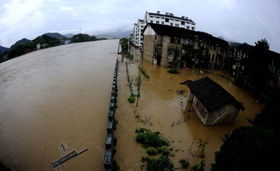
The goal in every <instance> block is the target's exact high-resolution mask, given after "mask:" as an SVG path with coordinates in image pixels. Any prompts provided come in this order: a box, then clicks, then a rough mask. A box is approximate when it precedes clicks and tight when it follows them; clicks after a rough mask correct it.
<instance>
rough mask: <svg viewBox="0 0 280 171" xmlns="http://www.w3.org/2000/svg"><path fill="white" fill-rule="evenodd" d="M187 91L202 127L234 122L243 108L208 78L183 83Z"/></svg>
mask: <svg viewBox="0 0 280 171" xmlns="http://www.w3.org/2000/svg"><path fill="white" fill-rule="evenodd" d="M184 84H186V85H187V86H188V87H189V89H190V94H189V101H192V106H193V108H194V110H195V112H196V113H197V115H198V117H199V118H200V120H201V121H202V123H203V124H204V125H217V124H223V123H232V122H234V121H235V119H236V117H237V115H238V113H239V111H240V109H241V110H244V109H245V108H244V106H243V105H242V104H241V103H240V102H238V101H237V100H236V99H235V98H234V97H233V96H232V95H231V94H229V93H228V92H227V91H226V90H225V89H224V88H222V87H221V86H220V85H219V84H217V83H215V82H214V81H213V80H211V79H210V78H208V77H205V78H202V79H199V80H196V81H190V80H188V81H186V82H184Z"/></svg>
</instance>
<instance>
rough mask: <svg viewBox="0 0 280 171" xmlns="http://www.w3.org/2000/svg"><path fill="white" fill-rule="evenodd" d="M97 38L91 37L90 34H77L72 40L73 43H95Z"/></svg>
mask: <svg viewBox="0 0 280 171" xmlns="http://www.w3.org/2000/svg"><path fill="white" fill-rule="evenodd" d="M95 40H97V38H96V37H95V36H90V35H88V34H76V35H75V36H73V37H72V38H71V42H72V43H75V42H88V41H95Z"/></svg>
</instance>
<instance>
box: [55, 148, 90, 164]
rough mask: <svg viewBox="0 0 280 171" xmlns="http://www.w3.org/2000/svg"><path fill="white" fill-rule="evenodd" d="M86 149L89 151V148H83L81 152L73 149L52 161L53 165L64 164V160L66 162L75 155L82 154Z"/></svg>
mask: <svg viewBox="0 0 280 171" xmlns="http://www.w3.org/2000/svg"><path fill="white" fill-rule="evenodd" d="M86 151H88V149H85V150H83V151H81V152H79V153H77V152H76V151H75V150H73V151H72V152H71V153H69V154H67V155H66V156H63V157H62V158H60V159H58V160H56V161H54V162H52V167H53V168H56V167H57V166H59V165H61V164H63V163H64V162H66V161H68V160H70V159H72V158H73V157H76V156H78V155H80V154H82V153H84V152H86Z"/></svg>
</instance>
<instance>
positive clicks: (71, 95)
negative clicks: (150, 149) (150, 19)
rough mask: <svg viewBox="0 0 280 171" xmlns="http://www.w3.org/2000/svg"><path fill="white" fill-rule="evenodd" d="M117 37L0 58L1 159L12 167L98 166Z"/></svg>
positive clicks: (99, 164)
mask: <svg viewBox="0 0 280 171" xmlns="http://www.w3.org/2000/svg"><path fill="white" fill-rule="evenodd" d="M117 47H118V40H106V41H96V42H88V43H77V44H70V45H63V46H59V47H54V48H49V49H44V50H39V51H36V52H33V53H29V54H26V55H24V56H21V57H18V58H15V59H12V60H9V61H7V62H4V63H1V64H0V162H2V163H5V164H6V165H8V166H9V167H11V168H12V169H13V170H54V169H53V168H52V166H51V162H53V161H54V160H57V159H59V158H60V157H62V156H63V155H65V154H68V153H69V152H71V151H72V150H76V151H77V152H79V151H82V150H83V149H88V151H86V152H85V153H83V154H81V155H79V156H77V157H75V158H73V159H71V160H69V161H67V162H66V163H65V164H63V165H62V166H61V167H60V168H58V169H57V170H73V171H76V170H103V154H104V139H105V135H106V123H107V112H108V104H109V97H110V90H111V82H112V75H113V71H114V66H115V61H116V58H117V54H116V52H117Z"/></svg>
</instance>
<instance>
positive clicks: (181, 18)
mask: <svg viewBox="0 0 280 171" xmlns="http://www.w3.org/2000/svg"><path fill="white" fill-rule="evenodd" d="M148 13H149V14H151V15H157V16H164V17H170V18H176V19H179V20H185V21H189V22H192V24H195V22H194V21H193V20H191V19H189V18H187V17H184V18H183V17H177V16H174V15H173V14H172V13H167V14H160V13H152V12H148Z"/></svg>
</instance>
